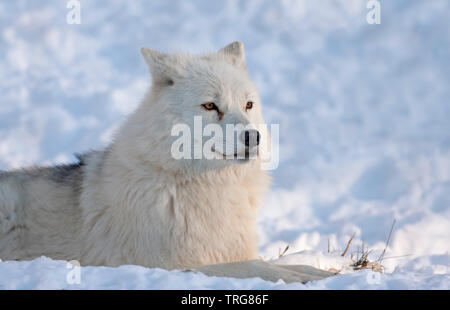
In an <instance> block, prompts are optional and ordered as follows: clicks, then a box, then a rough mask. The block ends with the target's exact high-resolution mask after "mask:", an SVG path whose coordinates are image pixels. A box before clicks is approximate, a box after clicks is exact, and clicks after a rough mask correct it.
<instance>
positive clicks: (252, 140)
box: [240, 129, 261, 148]
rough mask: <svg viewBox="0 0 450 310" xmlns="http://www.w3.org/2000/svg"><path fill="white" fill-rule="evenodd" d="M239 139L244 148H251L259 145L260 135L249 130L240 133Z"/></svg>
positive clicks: (256, 131)
mask: <svg viewBox="0 0 450 310" xmlns="http://www.w3.org/2000/svg"><path fill="white" fill-rule="evenodd" d="M240 138H241V141H242V142H243V143H244V144H245V146H246V147H248V148H253V147H255V146H258V145H259V140H260V138H261V135H260V134H259V131H258V130H254V129H251V130H246V131H244V132H242V133H241V137H240Z"/></svg>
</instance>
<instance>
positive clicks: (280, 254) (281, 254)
mask: <svg viewBox="0 0 450 310" xmlns="http://www.w3.org/2000/svg"><path fill="white" fill-rule="evenodd" d="M288 250H289V245H288V246H286V248H285V249H284V251H283V252H281V249H279V250H278V258H280V257H282V256H284V255H285V254H286V252H287V251H288Z"/></svg>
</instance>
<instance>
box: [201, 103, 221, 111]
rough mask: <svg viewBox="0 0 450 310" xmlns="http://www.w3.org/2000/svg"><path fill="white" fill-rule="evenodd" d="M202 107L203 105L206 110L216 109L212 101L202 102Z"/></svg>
mask: <svg viewBox="0 0 450 310" xmlns="http://www.w3.org/2000/svg"><path fill="white" fill-rule="evenodd" d="M202 107H204V108H205V109H206V110H208V111H211V110H217V107H216V105H215V104H214V102H208V103H205V104H202Z"/></svg>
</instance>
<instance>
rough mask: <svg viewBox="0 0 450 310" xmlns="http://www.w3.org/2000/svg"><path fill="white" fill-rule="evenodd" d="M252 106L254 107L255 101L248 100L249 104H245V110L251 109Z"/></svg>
mask: <svg viewBox="0 0 450 310" xmlns="http://www.w3.org/2000/svg"><path fill="white" fill-rule="evenodd" d="M251 108H253V102H251V101H249V102H247V105H246V106H245V110H250V109H251Z"/></svg>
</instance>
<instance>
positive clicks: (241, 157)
mask: <svg viewBox="0 0 450 310" xmlns="http://www.w3.org/2000/svg"><path fill="white" fill-rule="evenodd" d="M211 151H213V152H214V153H216V154H219V155H220V156H221V157H222V159H235V160H242V161H248V160H250V152H249V151H248V150H247V149H246V150H245V153H244V154H238V153H234V154H233V155H231V154H230V155H226V154H223V153H221V152H219V151H216V150H215V149H214V147H212V148H211Z"/></svg>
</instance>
